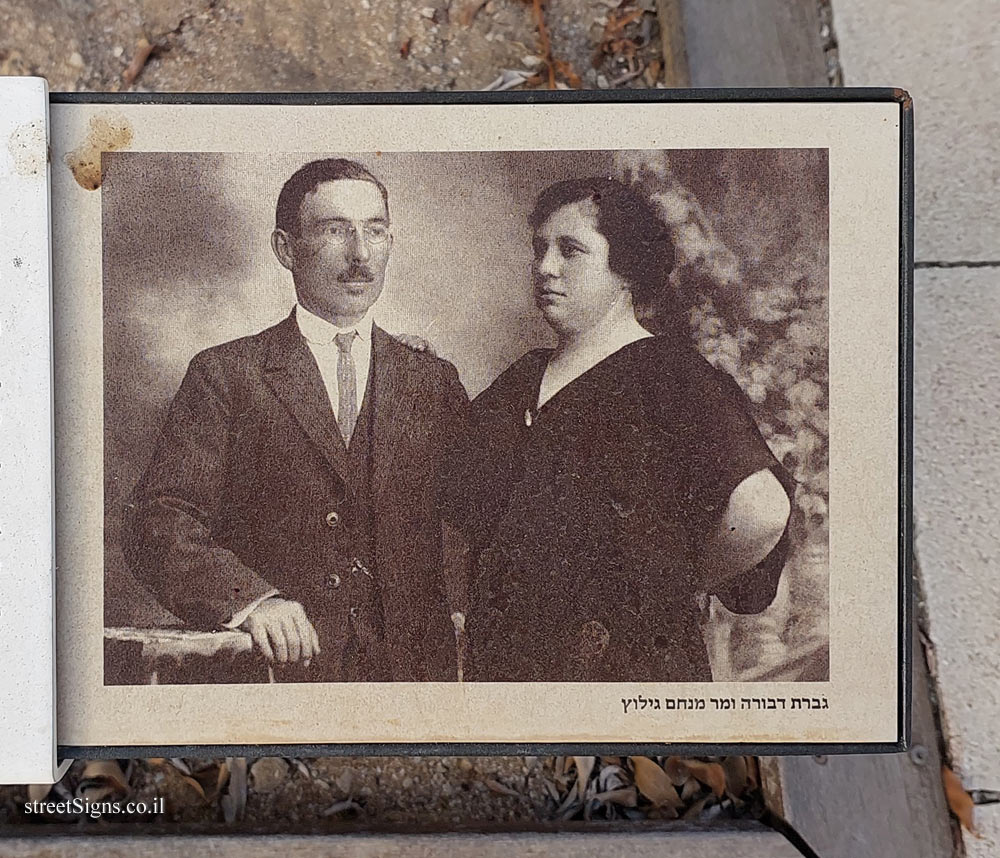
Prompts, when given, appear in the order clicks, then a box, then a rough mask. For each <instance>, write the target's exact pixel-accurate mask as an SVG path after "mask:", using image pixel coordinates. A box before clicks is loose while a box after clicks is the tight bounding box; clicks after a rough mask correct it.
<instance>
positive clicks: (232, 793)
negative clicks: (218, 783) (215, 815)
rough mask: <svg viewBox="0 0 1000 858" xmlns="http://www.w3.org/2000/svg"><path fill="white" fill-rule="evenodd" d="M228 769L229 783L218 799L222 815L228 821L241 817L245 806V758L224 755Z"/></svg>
mask: <svg viewBox="0 0 1000 858" xmlns="http://www.w3.org/2000/svg"><path fill="white" fill-rule="evenodd" d="M226 768H228V769H229V784H228V787H227V789H226V791H225V793H223V795H222V798H221V799H219V805H220V806H221V807H222V816H223V818H224V819H225V820H226V822H228V823H233V822H237V821H239V820H241V819H243V814H244V813H245V812H246V808H247V758H246V757H226Z"/></svg>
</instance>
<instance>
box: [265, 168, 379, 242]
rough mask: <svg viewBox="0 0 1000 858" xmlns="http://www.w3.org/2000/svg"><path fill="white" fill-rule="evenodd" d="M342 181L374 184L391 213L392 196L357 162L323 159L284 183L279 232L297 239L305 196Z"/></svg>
mask: <svg viewBox="0 0 1000 858" xmlns="http://www.w3.org/2000/svg"><path fill="white" fill-rule="evenodd" d="M340 179H358V180H360V181H362V182H371V183H372V184H373V185H375V187H377V188H378V189H379V191H380V192H381V194H382V201H383V202H384V203H385V210H386V213H387V214H388V211H389V192H388V191H387V190H386V189H385V185H383V184H382V183H381V182H380V181H379V180H378V179H376V178H375V177H374V176H373V175H372V174H371V173H369V172H368V170H366V169H365V168H364V167H362V166H361V165H360V164H359V163H357V161H348V160H347V159H346V158H323V159H322V160H320V161H310V162H309V163H308V164H304V165H303V166H301V167H299V169H297V170H296V171H295V172H294V173H293V174H292V177H291V178H290V179H289V180H288V181H287V182H285V184H284V185H283V186H282V188H281V193H280V194H278V207H277V211H276V212H275V217H274V225H275V227H276V228H277V229H281V230H284V231H285V232H288V233H293V234H295V235H297V234H298V232H299V227H300V226H301V224H300V222H299V210H300V209H301V208H302V200H304V199H305V197H306V194H308V193H309V192H310V191H314V190H316V188H317V187H318V186H319V185H321V184H323V182H336V181H338V180H340Z"/></svg>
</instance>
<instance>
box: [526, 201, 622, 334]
mask: <svg viewBox="0 0 1000 858" xmlns="http://www.w3.org/2000/svg"><path fill="white" fill-rule="evenodd" d="M532 245H533V247H534V252H535V258H534V262H533V264H532V279H533V285H534V290H535V303H536V304H537V305H538V308H539V309H540V310H541V311H542V315H544V316H545V321H547V322H548V323H549V325H550V326H551V327H552V328H553V330H555V331H556V333H559V334H573V335H576V334H581V333H584V332H586V331H588V330H589V329H591V328H593V327H594V326H595V325H596V324H598V323H599V322H600V321H601V320H602V319H604V318H605V317H606V316H607V314H608V311H609V310H610V309H611V308H612V307H613V306H614V305H615V304H616V303H618V302H621V301H622V300H623V299H625V298H627V297H628V284H627V283H626V282H625V280H624V278H622V277H621V276H620V275H618V274H615V273H614V272H613V271H612V270H611V269H610V268H609V267H608V240H607V239H606V238H605V237H604V236H603V235H602V234H601V233H600V232H598V231H597V207H596V205H595V204H594V202H592V201H591V200H581V201H580V202H577V203H570V204H569V205H565V206H563V207H562V208H559V209H556V210H555V211H554V212H553V213H552V214H551V215H549V217H548V219H547V220H546V221H545V222H544V223H543V224H542V225H541V226H540V227H539V228H538V230H537V231H536V232H535V235H534V238H533V239H532Z"/></svg>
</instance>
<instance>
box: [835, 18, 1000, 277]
mask: <svg viewBox="0 0 1000 858" xmlns="http://www.w3.org/2000/svg"><path fill="white" fill-rule="evenodd" d="M833 18H834V26H835V27H836V30H837V33H838V36H839V41H840V60H841V64H842V65H843V69H844V82H845V84H846V85H848V86H884V85H891V86H899V87H903V88H905V89H907V90H908V91H909V92H910V94H911V95H912V96H913V100H914V119H915V124H916V217H917V235H916V258H917V260H949V261H955V260H987V259H1000V146H998V145H997V141H998V140H1000V89H998V88H997V80H998V79H1000V5H998V4H997V0H952V2H951V3H941V2H940V0H877V2H876V0H833Z"/></svg>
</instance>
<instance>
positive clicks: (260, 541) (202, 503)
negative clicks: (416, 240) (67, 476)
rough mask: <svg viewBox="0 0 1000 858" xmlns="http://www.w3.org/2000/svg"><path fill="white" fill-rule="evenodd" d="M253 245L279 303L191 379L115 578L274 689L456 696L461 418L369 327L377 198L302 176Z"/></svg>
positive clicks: (421, 357) (358, 169)
mask: <svg viewBox="0 0 1000 858" xmlns="http://www.w3.org/2000/svg"><path fill="white" fill-rule="evenodd" d="M271 245H272V248H273V250H274V253H275V255H276V256H277V257H278V259H279V261H280V262H281V264H282V265H283V266H284V267H285V268H287V269H288V270H289V271H290V272H291V273H292V279H293V281H294V284H295V292H296V296H297V304H296V306H295V308H294V309H293V310H292V312H291V314H290V315H289V316H288V317H287V318H286V319H285V320H284V321H282V322H279V323H278V324H276V325H274V326H273V327H271V328H268V329H267V330H264V331H262V332H260V333H258V334H255V335H253V336H247V337H243V338H241V339H238V340H234V341H232V342H228V343H224V344H222V345H219V346H215V347H213V348H210V349H207V350H205V351H203V352H201V353H200V354H198V355H196V356H195V358H194V359H193V360H192V361H191V363H190V365H189V367H188V371H187V374H186V375H185V377H184V380H183V382H182V383H181V386H180V389H179V390H178V391H177V394H176V396H175V397H174V401H173V404H172V406H171V408H170V411H169V414H168V416H167V419H166V423H165V425H164V427H163V431H162V434H161V437H160V439H159V443H158V445H157V447H156V451H155V453H154V454H153V458H152V461H151V462H150V464H149V467H148V469H147V470H146V473H145V474H144V476H143V477H142V479H141V480H140V482H139V484H138V486H137V488H136V491H135V495H134V498H133V501H132V503H131V504H130V505H129V507H128V508H127V510H126V521H125V529H124V536H123V547H124V550H125V555H126V559H127V560H128V562H129V565H130V567H131V568H132V570H133V572H134V573H135V574H136V576H137V577H138V578H139V580H140V581H142V582H143V583H145V584H146V585H147V586H148V587H149V588H150V589H151V590H152V591H153V592H154V593H155V595H156V596H157V598H158V599H159V600H160V602H161V603H162V604H163V605H164V606H165V607H166V608H168V609H169V610H171V611H172V612H173V613H175V614H176V615H177V616H179V617H181V618H182V619H184V620H185V621H186V622H188V623H189V624H190V625H192V626H193V627H195V628H202V629H205V628H208V629H221V628H224V627H227V628H241V629H245V630H247V631H248V632H249V633H250V634H251V636H252V638H253V641H254V645H255V648H256V649H257V650H259V651H260V653H262V654H263V655H264V656H266V657H267V658H268V659H270V660H272V661H273V662H275V663H277V665H279V666H280V667H279V668H277V669H276V672H277V674H278V675H279V676H280V678H282V679H286V680H290V681H309V680H313V681H428V680H434V681H448V680H454V679H455V678H456V656H455V651H456V650H455V632H454V628H453V625H452V622H451V619H450V617H449V608H448V603H447V600H446V597H445V587H444V581H443V568H444V563H445V562H446V558H445V557H444V556H443V554H444V552H443V548H442V542H443V533H442V522H441V518H440V514H439V511H438V497H437V491H438V485H439V480H438V474H439V468H440V466H441V459H442V452H443V450H444V449H445V445H446V443H447V441H448V438H449V437H450V436H451V433H453V432H456V431H463V427H464V426H465V421H466V419H467V415H466V409H467V405H468V399H467V396H466V394H465V390H464V389H463V387H462V385H461V383H460V382H459V380H458V374H457V373H456V371H455V368H454V367H453V366H452V365H451V364H449V363H447V362H445V361H443V360H441V359H439V358H437V357H435V356H432V355H430V354H427V353H424V352H421V351H419V350H418V349H414V348H410V347H408V346H407V345H404V344H402V343H401V342H399V341H397V340H396V339H394V338H393V337H391V336H389V335H388V334H387V333H385V332H384V331H383V330H382V329H381V328H379V327H378V326H377V325H375V324H374V323H373V321H372V313H373V307H374V305H375V303H376V301H377V300H378V297H379V295H380V294H381V292H382V288H383V284H384V281H385V269H386V264H387V262H388V259H389V253H390V250H391V248H392V233H391V231H390V223H389V205H388V193H387V191H386V189H385V186H384V185H383V184H382V183H381V182H380V181H379V180H378V179H377V178H375V176H373V175H372V174H371V173H370V172H369V171H368V170H367V169H365V168H364V167H362V166H361V165H360V164H357V163H355V162H352V161H347V160H344V159H325V160H321V161H314V162H311V163H309V164H306V165H305V166H303V167H302V168H300V169H299V170H298V171H297V172H296V173H295V174H294V175H293V176H292V177H291V178H290V179H289V180H288V181H287V182H286V183H285V185H284V187H283V188H282V191H281V194H280V196H279V198H278V205H277V213H276V221H275V229H274V232H273V234H272V237H271ZM237 679H239V678H238V677H237ZM243 681H246V680H245V679H244V680H243Z"/></svg>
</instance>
